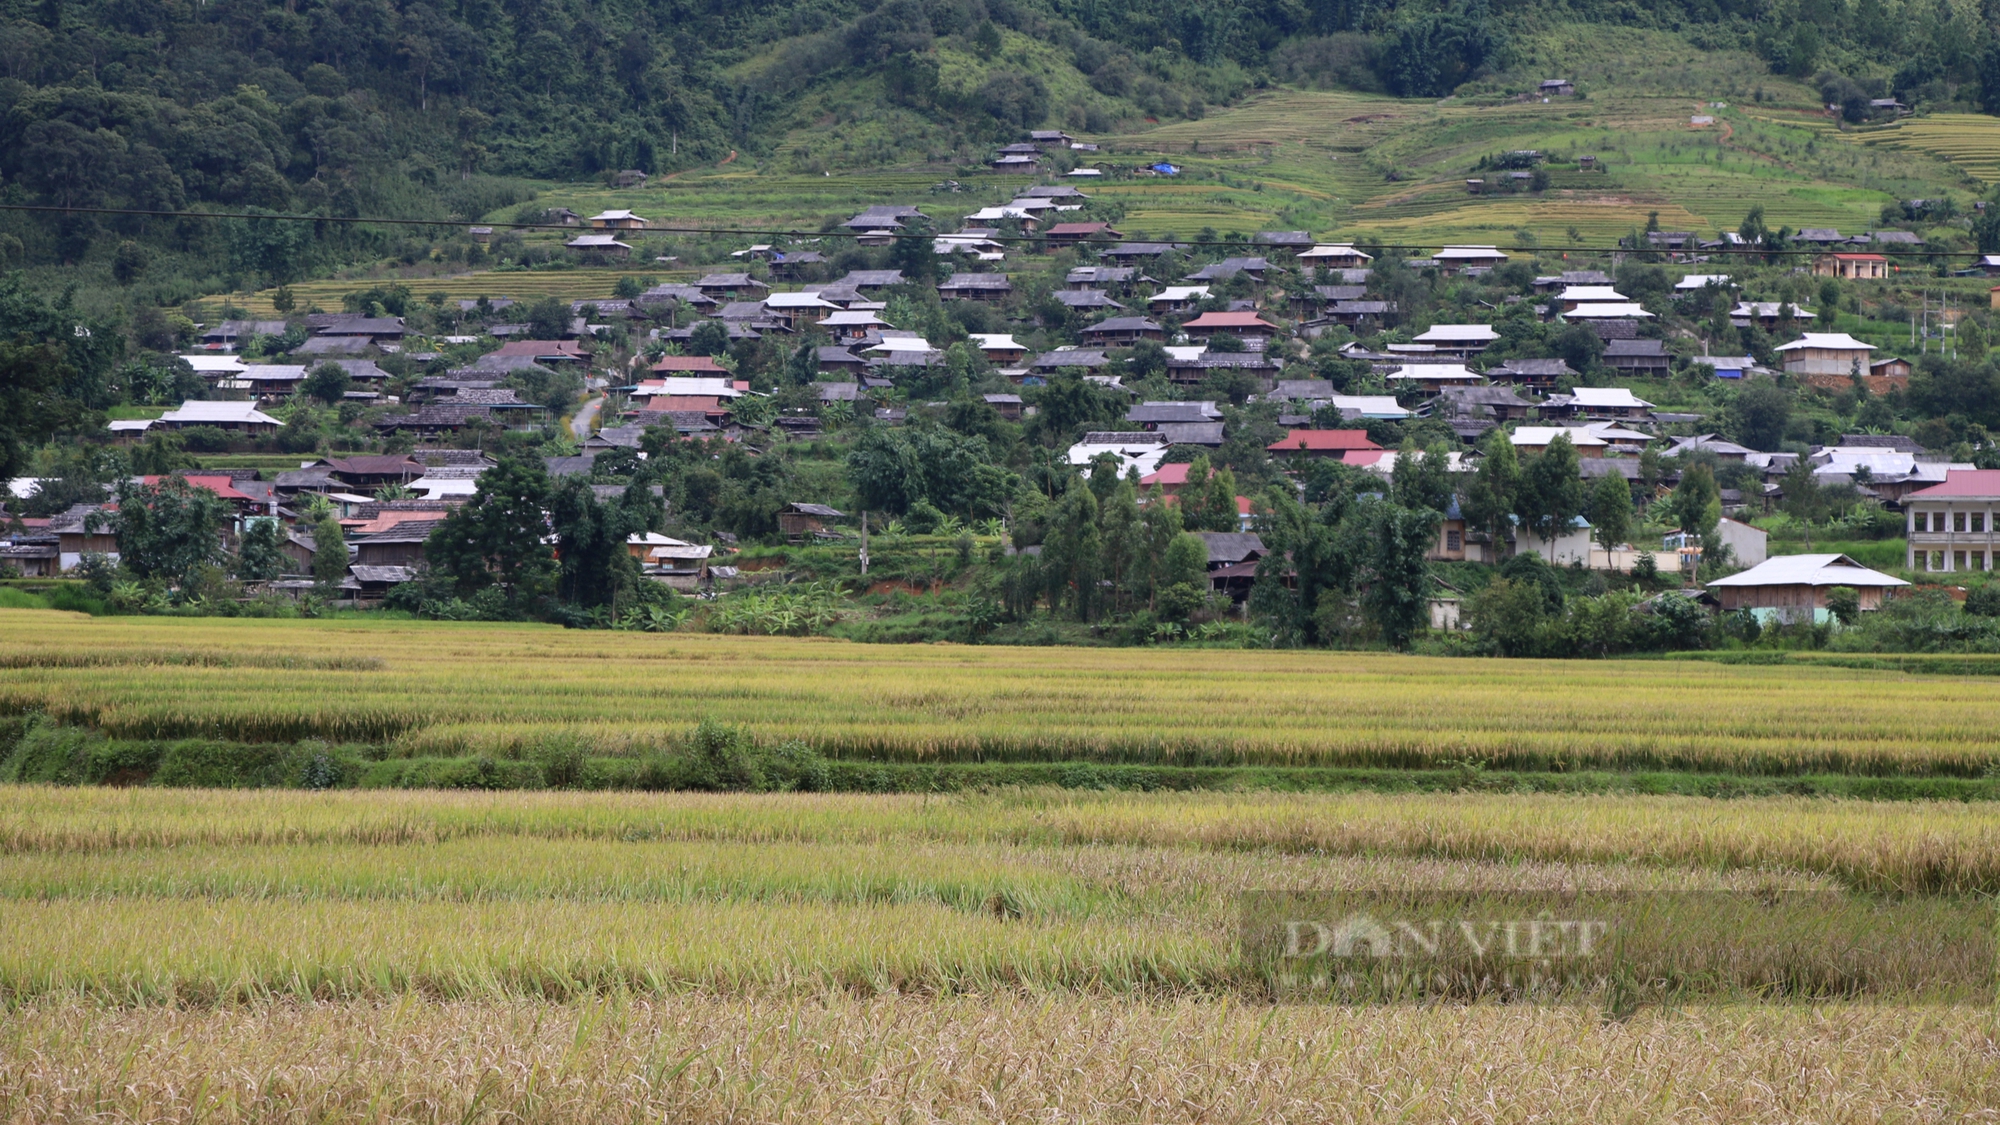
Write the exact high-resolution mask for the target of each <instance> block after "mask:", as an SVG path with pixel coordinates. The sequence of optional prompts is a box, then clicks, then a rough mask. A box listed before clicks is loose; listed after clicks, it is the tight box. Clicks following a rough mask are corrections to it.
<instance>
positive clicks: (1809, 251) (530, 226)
mask: <svg viewBox="0 0 2000 1125" xmlns="http://www.w3.org/2000/svg"><path fill="white" fill-rule="evenodd" d="M0 211H19V212H28V213H36V214H57V215H125V216H135V217H139V218H151V219H247V220H255V221H263V222H280V223H339V224H343V225H348V226H404V227H460V226H481V227H490V228H505V229H507V230H547V231H557V232H561V231H568V230H580V229H582V228H579V227H573V226H568V225H566V224H563V223H504V222H477V223H472V222H467V221H465V220H462V219H390V218H381V217H374V216H365V215H286V214H262V213H258V212H252V211H151V210H145V209H143V208H136V207H65V206H58V205H54V204H33V203H0ZM598 232H599V233H606V231H604V230H602V229H600V230H599V231H598ZM609 233H632V234H664V235H684V236H697V237H700V236H743V235H747V236H750V237H756V238H794V239H816V238H864V237H865V238H889V239H918V238H929V239H937V238H941V237H949V234H950V233H958V232H948V233H947V234H946V235H938V234H923V233H910V234H898V233H895V232H893V231H880V230H871V231H855V230H830V231H828V230H814V231H802V230H785V229H772V228H769V227H647V228H645V229H643V230H637V231H621V230H618V229H616V228H612V229H611V230H610V231H609ZM980 237H981V238H983V239H985V240H986V241H989V242H1016V243H1028V244H1032V245H1038V246H1076V245H1088V246H1096V245H1100V244H1099V243H1097V242H1094V241H1092V242H1078V241H1072V240H1069V239H1051V238H1049V237H1048V236H1047V235H1042V234H997V233H996V234H990V235H981V236H980ZM1131 241H1138V240H1131ZM1319 243H1320V244H1321V245H1333V246H1347V245H1356V244H1355V243H1354V241H1353V240H1351V239H1349V240H1345V241H1343V240H1341V239H1337V238H1329V239H1322V240H1319ZM1142 244H1145V245H1151V244H1161V245H1170V246H1174V247H1177V248H1178V247H1189V248H1192V247H1197V246H1219V247H1225V248H1230V247H1248V248H1251V249H1264V250H1282V249H1284V247H1281V246H1273V245H1270V244H1268V243H1258V242H1254V241H1250V240H1248V239H1219V238H1218V239H1186V238H1175V237H1167V238H1162V239H1146V240H1144V241H1143V243H1142ZM1368 245H1370V246H1373V247H1375V248H1376V249H1379V250H1382V251H1385V252H1386V251H1404V250H1429V249H1433V248H1435V249H1440V250H1442V249H1448V248H1452V247H1463V248H1469V249H1479V250H1487V249H1491V250H1497V251H1499V252H1501V253H1514V254H1564V255H1567V254H1679V253H1689V252H1690V251H1683V250H1669V249H1665V248H1663V247H1658V246H1496V245H1489V244H1486V243H1478V244H1468V243H1456V242H1452V243H1445V242H1398V243H1369V244H1368ZM1692 252H1693V253H1700V254H1721V255H1725V256H1727V255H1737V256H1742V257H1756V256H1763V257H1796V256H1802V255H1810V256H1814V257H1817V256H1820V255H1824V254H1840V253H1868V254H1876V255H1880V256H1882V257H1885V258H1980V257H1984V256H1985V255H1983V254H1982V253H1981V252H1980V251H1978V250H1889V249H1870V250H1828V249H1818V248H1811V247H1767V246H1714V247H1701V248H1699V249H1697V250H1695V251H1692Z"/></svg>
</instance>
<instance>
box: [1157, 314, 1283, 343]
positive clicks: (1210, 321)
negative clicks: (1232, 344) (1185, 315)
mask: <svg viewBox="0 0 2000 1125" xmlns="http://www.w3.org/2000/svg"><path fill="white" fill-rule="evenodd" d="M1181 330H1182V331H1184V332H1186V333H1187V334H1188V335H1189V336H1190V337H1193V338H1194V339H1197V340H1199V339H1205V338H1207V337H1209V336H1213V335H1215V334H1216V333H1218V332H1226V333H1228V334H1230V335H1232V336H1242V337H1249V338H1257V337H1267V336H1274V335H1276V334H1277V333H1278V326H1277V325H1275V324H1272V323H1271V322H1270V321H1268V320H1265V319H1264V318H1263V317H1261V316H1258V315H1257V314H1256V313H1254V312H1205V313H1203V314H1201V315H1200V316H1198V317H1195V318H1194V319H1193V320H1190V321H1188V322H1187V323H1186V324H1183V325H1181Z"/></svg>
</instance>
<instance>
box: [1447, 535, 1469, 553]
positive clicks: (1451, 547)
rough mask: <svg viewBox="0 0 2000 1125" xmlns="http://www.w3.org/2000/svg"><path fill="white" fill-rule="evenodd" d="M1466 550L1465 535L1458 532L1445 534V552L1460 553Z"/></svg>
mask: <svg viewBox="0 0 2000 1125" xmlns="http://www.w3.org/2000/svg"><path fill="white" fill-rule="evenodd" d="M1464 548H1465V539H1464V536H1463V535H1461V534H1460V533H1459V532H1456V531H1447V532H1445V533H1444V549H1445V550H1447V551H1458V550H1463V549H1464Z"/></svg>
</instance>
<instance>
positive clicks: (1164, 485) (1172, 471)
mask: <svg viewBox="0 0 2000 1125" xmlns="http://www.w3.org/2000/svg"><path fill="white" fill-rule="evenodd" d="M1187 482H1188V465H1187V464H1186V463H1185V462H1183V463H1181V464H1176V465H1161V466H1160V468H1159V470H1158V471H1157V472H1152V473H1148V474H1146V475H1145V476H1143V477H1140V478H1139V489H1140V491H1142V492H1144V491H1147V490H1149V489H1152V488H1154V487H1158V488H1159V490H1160V492H1161V493H1162V494H1164V495H1167V496H1174V495H1178V494H1179V492H1180V490H1181V489H1183V488H1186V487H1187Z"/></svg>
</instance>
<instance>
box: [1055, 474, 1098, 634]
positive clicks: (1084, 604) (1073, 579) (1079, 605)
mask: <svg viewBox="0 0 2000 1125" xmlns="http://www.w3.org/2000/svg"><path fill="white" fill-rule="evenodd" d="M1097 515H1098V510H1097V497H1096V496H1095V495H1093V494H1092V493H1091V491H1090V490H1089V489H1088V488H1072V489H1070V490H1069V491H1068V492H1066V493H1064V494H1063V498H1062V500H1060V501H1059V502H1058V503H1057V505H1056V510H1055V513H1054V516H1053V517H1052V518H1051V519H1050V521H1049V533H1048V537H1047V538H1046V539H1044V540H1043V541H1042V569H1043V575H1044V580H1045V581H1046V583H1047V586H1048V598H1049V607H1050V608H1051V609H1059V608H1061V607H1062V606H1065V605H1066V606H1068V607H1069V608H1070V610H1071V612H1073V613H1075V614H1076V617H1077V620H1079V621H1089V620H1091V619H1092V618H1094V617H1096V616H1097V610H1098V605H1099V602H1100V598H1101V594H1102V591H1101V590H1100V588H1099V585H1098V581H1099V579H1100V578H1102V577H1103V573H1104V571H1103V565H1104V546H1103V537H1102V536H1101V535H1100V533H1099V532H1098V527H1097Z"/></svg>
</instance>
